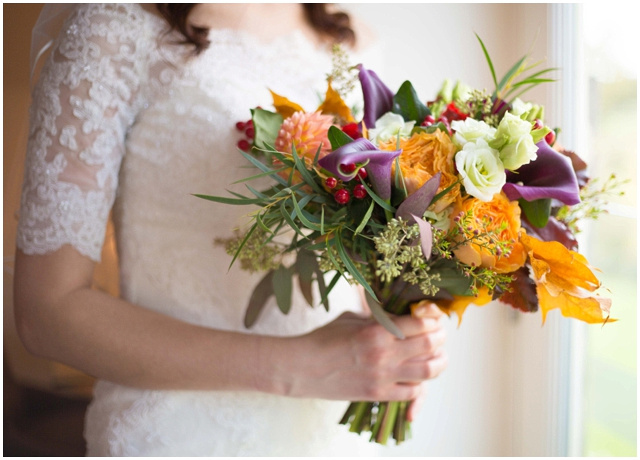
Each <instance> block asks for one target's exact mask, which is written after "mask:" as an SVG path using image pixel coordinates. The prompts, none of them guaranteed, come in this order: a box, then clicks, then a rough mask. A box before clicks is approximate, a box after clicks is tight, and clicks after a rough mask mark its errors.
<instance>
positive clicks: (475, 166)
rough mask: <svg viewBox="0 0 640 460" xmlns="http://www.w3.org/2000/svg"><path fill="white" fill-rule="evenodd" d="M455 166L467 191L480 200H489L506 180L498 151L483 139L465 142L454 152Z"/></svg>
mask: <svg viewBox="0 0 640 460" xmlns="http://www.w3.org/2000/svg"><path fill="white" fill-rule="evenodd" d="M456 167H457V169H458V173H459V174H460V176H461V177H462V183H463V185H464V188H465V190H466V191H467V193H468V194H469V195H472V196H474V197H476V198H478V199H479V200H482V201H491V199H492V198H493V195H495V194H496V193H499V192H500V190H502V186H503V185H504V184H505V183H506V181H507V175H506V174H505V172H504V165H503V164H502V161H500V158H499V157H498V152H497V151H496V150H495V149H493V148H491V147H489V145H488V144H487V142H486V141H485V140H484V139H478V140H477V141H476V142H467V143H466V144H465V145H464V147H463V148H462V150H460V151H459V152H458V153H457V154H456Z"/></svg>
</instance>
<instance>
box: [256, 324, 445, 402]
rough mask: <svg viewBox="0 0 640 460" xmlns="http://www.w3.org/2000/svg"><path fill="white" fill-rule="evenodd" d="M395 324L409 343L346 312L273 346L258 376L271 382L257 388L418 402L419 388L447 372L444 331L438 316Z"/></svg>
mask: <svg viewBox="0 0 640 460" xmlns="http://www.w3.org/2000/svg"><path fill="white" fill-rule="evenodd" d="M393 321H394V322H395V324H396V325H397V326H398V327H399V328H400V330H401V331H402V332H403V334H404V335H405V337H406V338H405V339H398V338H396V337H395V336H393V335H392V334H390V333H389V332H388V331H387V330H385V329H384V328H383V327H382V326H380V325H379V324H378V323H377V322H375V321H374V320H372V319H368V318H362V317H359V316H356V315H354V314H351V313H347V314H343V315H342V316H340V317H339V318H338V319H336V320H335V321H333V322H332V323H330V324H328V325H326V326H324V327H322V328H319V329H317V330H315V331H313V332H311V333H309V334H306V335H304V336H300V337H295V338H289V339H283V340H281V341H277V342H272V343H271V346H270V349H269V350H263V352H265V353H267V355H266V356H264V358H265V359H261V360H260V361H261V362H262V363H264V365H265V366H267V368H262V369H261V371H260V372H259V373H258V374H262V375H265V376H269V377H267V378H265V379H264V381H263V382H262V383H259V384H258V385H257V386H258V388H261V389H263V390H265V391H270V392H275V393H277V394H283V395H288V396H298V397H319V398H325V399H339V400H351V401H407V400H415V399H416V398H418V397H419V396H420V394H421V392H422V387H421V385H420V384H421V383H422V382H424V381H425V380H427V379H431V378H434V377H437V376H438V375H439V374H440V373H441V372H442V371H443V370H444V369H445V368H446V365H447V357H446V354H445V353H444V351H443V350H442V345H443V344H444V342H445V331H444V329H443V327H442V325H441V323H440V320H439V317H436V316H435V313H433V314H432V315H431V316H427V317H424V318H414V317H411V316H400V317H394V318H393ZM264 385H267V386H268V385H273V386H272V387H268V388H265V386H264Z"/></svg>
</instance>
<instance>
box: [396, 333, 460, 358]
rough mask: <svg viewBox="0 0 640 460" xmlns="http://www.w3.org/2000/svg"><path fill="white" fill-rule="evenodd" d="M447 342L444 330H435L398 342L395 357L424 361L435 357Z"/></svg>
mask: <svg viewBox="0 0 640 460" xmlns="http://www.w3.org/2000/svg"><path fill="white" fill-rule="evenodd" d="M446 340H447V332H446V331H445V330H444V329H436V330H435V331H434V332H430V333H427V334H421V335H416V336H413V337H407V338H406V339H404V340H401V341H398V342H397V343H396V345H397V350H398V351H397V355H396V356H397V357H398V358H400V359H407V360H411V359H414V358H418V359H424V358H428V357H431V356H433V355H435V354H436V353H437V352H438V351H439V350H440V349H441V348H442V346H443V345H444V343H445V342H446Z"/></svg>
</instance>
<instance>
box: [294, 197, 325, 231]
mask: <svg viewBox="0 0 640 460" xmlns="http://www.w3.org/2000/svg"><path fill="white" fill-rule="evenodd" d="M291 199H292V200H293V207H294V208H295V210H296V212H297V213H298V218H299V219H300V221H301V222H302V224H303V225H304V226H305V227H307V228H308V229H311V230H317V231H320V230H321V228H320V225H319V224H316V223H314V222H311V221H310V220H309V219H308V217H307V216H305V214H304V211H303V210H302V208H300V206H299V205H298V201H297V200H296V196H295V195H294V194H293V193H292V194H291Z"/></svg>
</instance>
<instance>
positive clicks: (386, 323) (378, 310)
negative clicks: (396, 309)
mask: <svg viewBox="0 0 640 460" xmlns="http://www.w3.org/2000/svg"><path fill="white" fill-rule="evenodd" d="M365 297H366V299H367V304H368V305H369V308H370V309H371V314H372V315H373V317H374V318H375V319H376V321H378V323H380V325H381V326H382V327H384V328H385V329H386V330H387V331H389V332H390V333H391V334H393V335H395V336H396V337H398V338H399V339H404V334H403V333H402V331H401V330H400V328H398V326H396V324H395V323H394V322H393V321H391V318H390V317H389V315H388V314H387V313H386V312H385V311H384V309H383V308H382V305H380V302H378V301H377V300H376V299H375V298H373V297H371V296H370V295H369V293H368V292H365Z"/></svg>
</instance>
